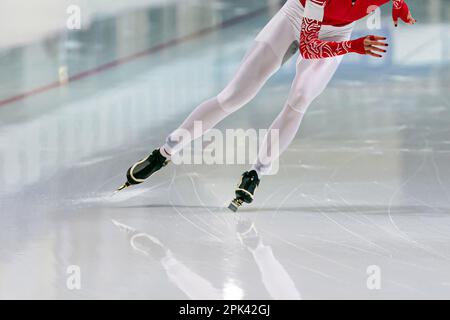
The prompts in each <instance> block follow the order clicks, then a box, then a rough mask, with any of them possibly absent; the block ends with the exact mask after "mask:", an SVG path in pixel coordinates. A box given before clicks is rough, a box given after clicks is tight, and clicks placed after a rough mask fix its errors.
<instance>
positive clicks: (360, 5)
mask: <svg viewBox="0 0 450 320" xmlns="http://www.w3.org/2000/svg"><path fill="white" fill-rule="evenodd" d="M300 1H301V2H302V4H303V5H305V4H306V1H312V2H313V3H315V4H317V5H319V6H322V7H323V8H324V21H326V19H327V18H328V20H329V21H330V20H331V19H335V21H340V22H341V23H344V21H349V22H353V21H355V20H358V19H360V18H361V17H360V15H362V14H364V15H363V16H365V15H367V14H368V13H369V12H370V10H369V9H370V8H373V6H374V5H382V4H385V3H387V2H388V1H389V0H357V1H356V2H355V3H354V4H352V3H353V2H352V0H340V1H335V0H333V1H332V0H300ZM349 6H350V7H353V8H354V9H353V10H354V11H351V10H350V9H349ZM371 6H372V7H371ZM363 9H364V10H363ZM327 10H328V11H327ZM349 10H350V11H349ZM361 10H362V11H361ZM408 13H409V9H408V6H407V5H406V3H405V1H404V0H393V17H394V20H395V18H396V17H397V18H398V17H400V18H401V19H402V20H403V21H405V22H406V21H407V16H408ZM337 14H342V18H341V20H336V19H337V18H335V17H336V16H335V15H337ZM332 17H333V18H332ZM322 24H324V22H322V21H317V20H314V19H311V18H307V17H304V18H303V21H302V28H301V33H300V53H301V55H302V56H303V57H304V58H305V59H321V58H329V57H335V56H340V55H344V54H347V53H351V52H354V53H359V54H366V51H365V48H364V39H365V38H360V39H356V40H350V41H343V42H333V41H322V40H320V39H319V32H320V29H321V27H322Z"/></svg>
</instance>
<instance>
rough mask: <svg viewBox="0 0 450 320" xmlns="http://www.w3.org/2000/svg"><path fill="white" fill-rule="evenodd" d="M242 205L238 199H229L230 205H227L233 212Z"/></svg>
mask: <svg viewBox="0 0 450 320" xmlns="http://www.w3.org/2000/svg"><path fill="white" fill-rule="evenodd" d="M241 205H242V203H239V202H238V200H236V199H235V200H233V201H231V203H230V205H229V206H228V209H230V210H231V211H233V212H237V211H238V209H239V207H240V206H241Z"/></svg>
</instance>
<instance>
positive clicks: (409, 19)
mask: <svg viewBox="0 0 450 320" xmlns="http://www.w3.org/2000/svg"><path fill="white" fill-rule="evenodd" d="M398 18H400V19H401V20H403V22H405V23H407V24H409V25H413V24H415V23H416V19H414V18H413V16H412V13H411V11H410V10H409V8H408V5H407V4H406V2H404V1H403V0H394V4H393V7H392V20H393V21H394V26H395V27H397V26H398Z"/></svg>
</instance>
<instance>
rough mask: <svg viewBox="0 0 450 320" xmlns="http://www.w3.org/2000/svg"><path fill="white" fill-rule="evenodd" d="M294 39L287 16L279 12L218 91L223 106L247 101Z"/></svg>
mask: <svg viewBox="0 0 450 320" xmlns="http://www.w3.org/2000/svg"><path fill="white" fill-rule="evenodd" d="M293 41H295V33H294V31H293V29H292V26H291V24H290V22H289V20H288V19H287V18H286V16H285V15H284V14H283V13H278V14H277V15H276V16H275V17H274V18H273V19H272V20H271V21H270V22H269V23H268V24H267V25H266V27H265V28H264V29H263V30H262V31H261V32H260V33H259V35H258V36H257V37H256V39H255V41H254V43H253V45H252V47H251V48H250V50H249V51H248V52H247V54H246V55H245V57H244V59H243V61H242V63H241V64H240V66H239V69H238V71H237V72H236V74H235V75H234V77H233V79H232V80H231V81H230V82H229V83H228V85H227V86H226V87H225V89H224V90H223V91H222V92H221V93H220V94H219V95H218V101H219V103H220V105H221V106H222V108H223V109H224V110H225V111H227V112H233V111H235V110H237V109H238V108H240V107H242V106H243V105H245V104H246V103H248V102H249V101H250V100H251V99H252V98H253V97H254V96H255V95H256V94H257V93H258V91H259V90H260V89H261V87H262V86H263V85H264V83H265V82H266V81H267V80H268V79H269V78H270V76H272V75H273V74H274V73H275V72H276V71H277V70H278V69H279V68H280V66H281V63H282V61H283V57H284V56H285V54H286V52H287V50H288V49H289V47H290V45H291V44H292V42H293Z"/></svg>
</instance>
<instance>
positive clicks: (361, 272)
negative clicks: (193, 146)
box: [0, 0, 450, 299]
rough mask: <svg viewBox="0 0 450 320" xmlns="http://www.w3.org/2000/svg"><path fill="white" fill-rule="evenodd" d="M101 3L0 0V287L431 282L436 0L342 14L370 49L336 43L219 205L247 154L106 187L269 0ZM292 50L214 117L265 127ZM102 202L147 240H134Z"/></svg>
mask: <svg viewBox="0 0 450 320" xmlns="http://www.w3.org/2000/svg"><path fill="white" fill-rule="evenodd" d="M116 2H117V1H116ZM116 2H115V3H111V2H110V1H104V0H94V1H92V0H91V1H87V0H84V1H81V0H80V1H75V0H73V1H65V0H64V1H55V0H42V1H39V3H38V4H34V3H33V5H30V3H29V2H27V1H17V0H15V1H12V0H2V2H1V3H0V27H1V30H3V33H4V34H3V35H2V37H1V38H0V226H1V228H2V230H1V232H0V243H1V244H0V298H3V299H10V298H44V299H47V298H69V299H70V298H90V299H96V298H139V299H169V298H172V299H173V298H175V299H184V298H197V297H199V296H198V292H202V293H204V292H207V293H209V294H210V296H213V297H217V298H235V299H241V298H252V299H255V298H256V299H259V298H279V297H284V298H293V299H297V298H299V297H302V298H305V299H315V298H374V299H380V298H450V275H448V269H449V267H450V265H449V264H450V263H449V260H450V232H449V231H450V217H449V214H450V183H449V178H450V166H449V163H450V162H449V160H450V159H449V158H450V134H449V133H450V132H449V131H450V129H449V119H450V117H449V116H450V99H449V98H450V90H449V89H450V72H449V71H450V1H448V0H433V1H420V0H409V1H407V3H408V4H409V6H410V8H411V10H412V12H413V13H414V15H415V17H416V19H417V20H418V23H417V24H416V25H414V26H413V27H410V26H406V25H404V24H402V25H401V26H400V27H399V28H394V27H393V25H392V21H391V17H390V5H386V6H384V7H383V8H382V10H381V16H380V17H381V20H380V21H376V20H374V19H375V18H374V17H373V16H372V17H370V18H369V20H367V19H365V20H362V21H360V22H358V23H357V26H356V28H355V31H354V35H353V38H356V37H360V36H363V35H366V34H377V35H385V36H387V37H388V39H389V43H390V49H389V52H388V54H387V56H386V57H385V58H384V59H382V60H374V59H370V58H368V57H364V56H358V55H348V56H347V57H345V59H344V62H343V64H342V66H341V67H340V69H339V71H338V72H337V74H336V76H335V77H334V79H333V81H332V83H331V84H330V86H329V88H328V89H327V90H326V91H325V92H324V94H323V95H322V96H321V97H319V99H317V101H315V103H314V104H313V106H311V108H310V109H309V111H308V114H307V115H306V117H305V119H304V122H303V124H302V128H301V129H300V132H299V134H298V137H297V139H296V140H295V141H294V143H293V145H292V146H291V148H290V149H289V150H288V151H287V152H286V153H285V154H284V155H283V156H282V158H281V170H280V173H279V174H278V175H277V176H271V177H268V178H267V179H264V181H263V182H262V185H261V188H260V190H258V194H257V198H256V201H255V203H254V205H252V206H251V207H248V208H245V209H243V210H242V212H241V213H239V214H238V215H232V214H230V213H228V212H227V211H226V210H225V209H223V207H224V206H225V207H226V205H227V204H228V202H229V201H230V200H231V199H232V197H233V189H234V186H235V184H236V182H237V181H238V179H239V175H240V174H241V173H242V171H243V170H245V169H246V168H247V166H239V165H235V166H220V165H214V166H207V165H203V166H202V165H191V166H171V167H170V168H168V169H167V170H166V171H164V172H162V173H161V174H160V175H158V176H155V177H154V179H153V180H152V182H149V183H146V184H144V185H142V186H139V187H138V188H135V189H133V190H129V191H126V192H125V193H124V194H120V195H118V196H117V197H111V196H110V195H111V193H112V191H114V190H115V188H117V187H118V186H119V185H120V184H121V183H123V182H124V181H123V180H124V178H125V171H126V169H127V168H128V167H129V165H130V164H132V163H133V162H134V161H136V160H137V159H139V158H142V157H143V156H145V155H146V154H147V153H149V152H150V151H152V150H153V149H154V148H156V147H158V146H160V145H161V144H162V142H163V141H164V139H165V137H166V135H167V134H168V133H170V132H171V130H173V129H174V128H176V126H178V125H179V124H180V123H181V121H182V120H183V119H184V118H185V117H186V116H187V115H188V114H189V112H190V111H192V109H193V108H194V107H195V106H196V105H198V104H199V103H200V102H202V101H203V100H204V99H206V98H209V97H211V96H213V95H215V94H217V93H218V92H219V91H220V90H221V89H222V88H223V87H224V85H225V84H226V83H227V81H228V80H229V79H230V77H231V76H232V75H233V73H234V72H235V70H236V68H237V66H238V64H239V62H240V60H241V59H242V57H243V55H244V54H245V52H246V50H247V49H248V47H249V46H250V45H251V44H252V41H253V39H254V38H255V37H256V35H257V34H258V32H259V31H260V30H261V29H262V27H264V25H265V24H266V23H267V22H268V21H269V20H270V18H271V17H272V16H273V15H274V14H275V13H276V12H277V11H278V10H279V8H280V7H281V6H282V4H283V3H284V1H279V0H128V1H120V2H117V3H116ZM78 13H79V16H80V18H81V23H80V25H79V27H80V28H79V29H77V27H78V26H77V24H76V23H75V24H73V21H74V20H73V18H74V17H76V16H77V14H78ZM73 27H75V29H73ZM374 28H375V29H374ZM296 58H297V57H295V58H293V59H291V60H290V61H289V62H288V63H287V64H286V65H284V66H283V68H282V69H281V70H280V71H279V72H278V73H277V74H276V75H275V76H274V77H273V78H272V79H271V80H270V81H269V82H268V83H267V85H266V86H265V88H264V89H263V90H262V91H261V93H260V94H259V95H258V96H257V97H256V99H255V100H254V101H252V102H251V103H250V104H249V105H248V106H246V107H244V108H243V109H242V110H240V111H239V112H237V113H235V114H233V115H232V116H230V117H229V118H227V119H226V120H225V121H224V122H223V123H221V124H220V125H219V128H220V129H225V128H244V129H247V128H256V129H265V128H268V126H269V125H270V123H271V122H272V120H273V119H274V118H275V117H276V115H277V114H278V112H279V111H280V110H281V108H282V106H283V105H284V102H285V100H286V97H287V94H288V91H289V88H290V84H291V81H292V79H293V77H294V75H295V61H296ZM112 219H114V220H116V221H120V222H121V223H125V224H126V225H127V226H131V227H132V228H136V229H138V230H141V231H142V232H145V233H147V234H149V235H151V236H152V237H154V238H157V239H159V241H160V242H161V243H162V244H163V247H164V249H162V251H163V254H162V255H156V256H152V255H153V253H154V252H160V251H161V250H160V249H161V248H160V247H159V245H157V246H156V247H158V248H157V249H155V248H154V245H153V247H152V248H151V249H149V252H151V253H150V254H149V256H142V255H139V254H137V253H136V252H135V250H134V251H133V249H132V247H131V245H130V239H129V238H127V236H126V235H124V232H123V228H122V231H121V228H118V227H117V225H114V224H113V223H112V221H111V220H112ZM243 221H244V222H243ZM249 221H250V222H249ZM242 226H244V227H242ZM249 226H253V228H251V229H252V230H253V231H252V233H251V234H252V236H251V239H250V240H249V241H247V240H246V239H244V240H242V236H240V232H241V231H242V228H244V229H245V228H250V227H249ZM244 231H245V230H244ZM244 233H245V232H244ZM245 234H247V233H245ZM236 235H237V236H236ZM244 238H245V237H244ZM255 239H256V240H255ZM255 243H256V245H254V244H255ZM168 252H170V254H168ZM167 255H169V256H170V259H169V258H168V257H167ZM163 256H164V258H163ZM161 259H162V260H161ZM70 265H77V266H80V269H81V272H82V287H81V289H80V290H70V289H68V288H67V285H66V280H67V277H68V273H67V267H68V266H70ZM370 265H377V266H379V267H380V268H381V271H382V276H383V278H382V279H383V282H382V283H383V286H382V288H381V289H380V290H370V289H368V287H367V283H366V279H367V267H368V266H370ZM274 274H275V276H273V275H274ZM270 275H272V276H270ZM196 283H197V284H199V283H200V284H201V285H199V287H196V285H195V284H196ZM280 293H281V295H280ZM200 297H202V296H201V295H200Z"/></svg>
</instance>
